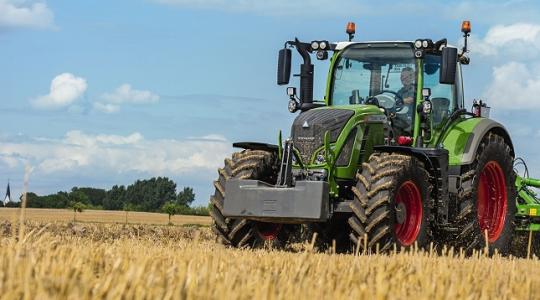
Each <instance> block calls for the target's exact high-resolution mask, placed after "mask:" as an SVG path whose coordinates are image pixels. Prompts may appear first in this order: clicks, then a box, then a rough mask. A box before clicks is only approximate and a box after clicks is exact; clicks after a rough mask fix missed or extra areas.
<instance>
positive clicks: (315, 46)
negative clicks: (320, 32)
mask: <svg viewBox="0 0 540 300" xmlns="http://www.w3.org/2000/svg"><path fill="white" fill-rule="evenodd" d="M311 49H313V50H317V49H319V43H318V42H316V41H313V42H311Z"/></svg>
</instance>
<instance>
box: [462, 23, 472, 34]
mask: <svg viewBox="0 0 540 300" xmlns="http://www.w3.org/2000/svg"><path fill="white" fill-rule="evenodd" d="M461 32H463V33H465V34H467V33H470V32H471V22H470V21H463V23H461Z"/></svg>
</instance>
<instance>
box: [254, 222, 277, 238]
mask: <svg viewBox="0 0 540 300" xmlns="http://www.w3.org/2000/svg"><path fill="white" fill-rule="evenodd" d="M255 228H256V229H257V233H258V234H259V237H260V238H261V239H263V240H265V241H272V240H275V239H276V238H277V236H278V234H279V231H280V230H281V224H276V223H267V222H257V223H256V224H255Z"/></svg>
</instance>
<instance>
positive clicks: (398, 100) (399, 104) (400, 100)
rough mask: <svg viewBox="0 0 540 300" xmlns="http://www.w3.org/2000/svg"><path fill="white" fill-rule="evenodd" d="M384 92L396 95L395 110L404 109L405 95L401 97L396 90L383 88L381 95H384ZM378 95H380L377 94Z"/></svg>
mask: <svg viewBox="0 0 540 300" xmlns="http://www.w3.org/2000/svg"><path fill="white" fill-rule="evenodd" d="M384 93H388V94H392V95H394V99H395V103H394V107H395V111H396V112H401V111H402V110H403V108H404V107H405V102H404V101H403V97H401V96H400V95H399V94H398V93H397V92H394V91H392V90H382V91H381V93H380V94H379V95H382V94H384ZM377 96H378V95H377Z"/></svg>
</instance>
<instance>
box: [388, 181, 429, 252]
mask: <svg viewBox="0 0 540 300" xmlns="http://www.w3.org/2000/svg"><path fill="white" fill-rule="evenodd" d="M396 209H399V210H400V212H399V214H402V217H401V218H399V217H397V218H396V219H397V222H396V226H395V228H394V230H395V233H396V237H397V239H398V240H399V242H400V243H401V244H402V245H404V246H409V245H412V244H413V243H414V241H416V238H417V237H418V233H419V232H420V226H421V225H422V210H423V209H422V195H421V194H420V190H419V189H418V187H417V186H416V184H415V183H414V182H412V181H406V182H404V183H403V184H402V185H401V186H400V187H399V189H398V191H397V195H396ZM397 214H398V213H396V215H397ZM400 221H401V222H400Z"/></svg>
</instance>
